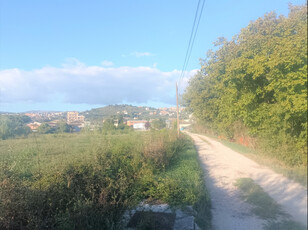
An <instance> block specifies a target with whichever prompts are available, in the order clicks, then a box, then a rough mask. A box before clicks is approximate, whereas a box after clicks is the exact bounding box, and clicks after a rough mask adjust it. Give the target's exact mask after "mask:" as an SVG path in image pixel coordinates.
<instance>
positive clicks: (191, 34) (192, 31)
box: [180, 0, 201, 77]
mask: <svg viewBox="0 0 308 230" xmlns="http://www.w3.org/2000/svg"><path fill="white" fill-rule="evenodd" d="M200 1H201V0H199V1H198V5H197V9H196V13H195V18H194V23H193V27H192V29H191V32H190V38H189V42H188V47H187V50H186V55H185V59H184V63H183V67H182V72H181V76H180V77H182V75H183V72H184V68H185V65H186V61H187V57H188V53H189V47H190V45H191V40H192V38H193V33H194V29H195V24H196V19H197V16H198V11H199V6H200Z"/></svg>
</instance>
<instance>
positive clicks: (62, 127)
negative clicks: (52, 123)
mask: <svg viewBox="0 0 308 230" xmlns="http://www.w3.org/2000/svg"><path fill="white" fill-rule="evenodd" d="M57 131H58V132H60V133H69V132H71V131H72V127H71V126H70V125H68V124H67V123H66V122H61V123H59V125H58V130H57Z"/></svg>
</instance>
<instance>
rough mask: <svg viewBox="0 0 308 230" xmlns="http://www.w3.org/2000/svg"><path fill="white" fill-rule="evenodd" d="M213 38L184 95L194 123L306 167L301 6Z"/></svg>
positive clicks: (303, 11) (303, 10) (304, 43)
mask: <svg viewBox="0 0 308 230" xmlns="http://www.w3.org/2000/svg"><path fill="white" fill-rule="evenodd" d="M289 10H290V12H289V15H288V17H284V16H279V17H277V15H276V14H275V13H269V14H266V15H265V16H264V17H263V18H259V19H257V20H256V21H254V22H251V23H250V24H249V25H248V26H247V27H246V28H244V29H242V30H241V32H240V33H239V34H238V35H236V36H234V37H233V38H232V39H231V40H230V41H227V40H226V39H225V38H219V39H218V41H217V42H216V43H215V45H216V46H217V49H216V50H215V51H209V52H208V55H207V58H206V59H205V60H202V67H201V69H200V70H199V72H198V73H197V74H196V75H195V76H194V77H193V78H192V79H191V80H190V82H189V86H188V88H187V90H186V93H185V94H184V99H185V101H186V103H187V106H188V107H189V109H190V110H191V111H192V112H193V114H194V116H195V118H196V119H197V121H198V123H199V124H201V125H203V126H205V127H206V129H207V130H208V131H211V132H212V133H214V134H216V135H217V136H220V137H221V138H225V139H228V140H233V141H237V142H239V143H241V144H243V145H246V146H250V147H252V148H257V149H259V150H261V152H263V153H264V154H266V155H267V156H270V157H272V158H275V159H278V160H279V161H280V162H283V163H284V164H286V165H289V166H300V165H304V166H307V6H306V5H304V6H292V5H290V7H289Z"/></svg>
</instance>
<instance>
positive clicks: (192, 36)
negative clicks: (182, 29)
mask: <svg viewBox="0 0 308 230" xmlns="http://www.w3.org/2000/svg"><path fill="white" fill-rule="evenodd" d="M200 2H201V0H199V1H198V5H197V9H196V13H195V18H194V22H193V27H192V30H191V34H190V39H189V43H188V47H187V50H186V55H185V60H184V64H183V68H182V72H181V75H180V79H179V82H180V81H181V80H182V79H183V78H184V76H185V71H186V69H187V66H188V63H189V59H190V56H191V52H192V48H193V46H194V43H195V38H196V35H197V32H198V28H199V24H200V20H201V17H202V13H203V8H204V4H205V0H203V2H202V6H201V9H200V12H199V7H200ZM196 20H197V25H196Z"/></svg>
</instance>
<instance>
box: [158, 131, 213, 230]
mask: <svg viewBox="0 0 308 230" xmlns="http://www.w3.org/2000/svg"><path fill="white" fill-rule="evenodd" d="M177 144H178V145H179V146H177V149H179V150H180V151H178V153H177V154H174V155H173V158H172V159H171V161H170V165H169V166H168V167H167V168H166V171H165V172H161V173H159V174H157V184H156V185H155V188H154V189H155V191H153V192H154V196H156V198H159V199H161V200H163V201H165V202H167V203H169V204H171V205H175V206H184V205H192V206H193V207H194V209H195V210H196V211H197V214H196V216H195V217H196V222H197V223H198V225H199V226H200V227H202V229H209V228H210V226H211V211H210V206H211V204H210V197H209V193H208V192H207V190H206V188H205V182H204V173H203V171H202V168H201V165H200V162H199V160H198V159H199V158H198V155H197V151H196V149H195V147H194V144H193V141H192V140H191V139H190V138H189V137H188V136H185V137H182V138H181V139H180V141H179V142H178V143H177Z"/></svg>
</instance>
